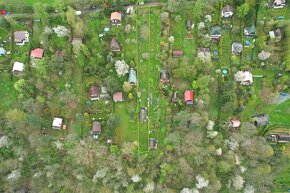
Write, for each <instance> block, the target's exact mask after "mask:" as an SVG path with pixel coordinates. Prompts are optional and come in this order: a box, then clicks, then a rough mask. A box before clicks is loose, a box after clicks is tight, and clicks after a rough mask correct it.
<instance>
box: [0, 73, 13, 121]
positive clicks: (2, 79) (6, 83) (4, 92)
mask: <svg viewBox="0 0 290 193" xmlns="http://www.w3.org/2000/svg"><path fill="white" fill-rule="evenodd" d="M13 86H14V82H13V81H12V80H11V75H10V73H8V72H2V73H1V74H0V87H1V89H0V97H1V100H2V101H5V102H2V103H0V115H1V116H3V115H4V113H6V112H7V111H8V110H11V109H13V107H14V104H15V102H16V97H17V95H16V91H15V89H14V87H13Z"/></svg>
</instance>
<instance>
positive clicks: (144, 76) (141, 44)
mask: <svg viewBox="0 0 290 193" xmlns="http://www.w3.org/2000/svg"><path fill="white" fill-rule="evenodd" d="M149 9H150V8H148V7H144V8H138V13H137V15H138V17H137V18H138V26H137V31H138V39H137V41H138V58H139V60H138V61H137V76H138V77H137V78H138V83H137V84H138V87H137V90H138V92H141V97H140V99H139V105H138V107H139V108H138V112H139V111H140V108H141V107H148V105H147V98H148V96H149V86H150V83H149V81H150V60H145V59H142V54H144V53H148V54H149V53H150V13H149ZM149 57H150V56H149ZM148 122H149V120H148V121H147V122H145V123H140V122H139V123H138V129H139V137H138V138H139V153H145V152H147V151H148V124H149V123H148Z"/></svg>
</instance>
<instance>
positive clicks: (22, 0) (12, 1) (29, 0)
mask: <svg viewBox="0 0 290 193" xmlns="http://www.w3.org/2000/svg"><path fill="white" fill-rule="evenodd" d="M63 1H64V2H69V1H68V0H63ZM37 2H40V3H44V4H47V5H49V6H53V5H54V0H3V2H2V1H1V3H0V5H6V6H7V7H16V8H17V7H18V5H21V4H25V5H26V6H33V5H34V4H35V3H37ZM10 11H13V10H10Z"/></svg>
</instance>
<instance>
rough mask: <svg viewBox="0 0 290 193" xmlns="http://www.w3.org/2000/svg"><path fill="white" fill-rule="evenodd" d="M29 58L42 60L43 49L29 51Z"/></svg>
mask: <svg viewBox="0 0 290 193" xmlns="http://www.w3.org/2000/svg"><path fill="white" fill-rule="evenodd" d="M30 57H32V58H40V59H41V58H42V57H43V49H42V48H36V49H34V50H32V51H31V54H30Z"/></svg>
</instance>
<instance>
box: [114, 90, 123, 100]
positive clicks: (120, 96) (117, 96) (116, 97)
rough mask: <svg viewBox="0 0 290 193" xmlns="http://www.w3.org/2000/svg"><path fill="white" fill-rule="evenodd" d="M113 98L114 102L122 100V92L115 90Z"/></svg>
mask: <svg viewBox="0 0 290 193" xmlns="http://www.w3.org/2000/svg"><path fill="white" fill-rule="evenodd" d="M113 100H114V101H115V102H119V101H123V93H122V92H116V93H115V94H114V95H113Z"/></svg>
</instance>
